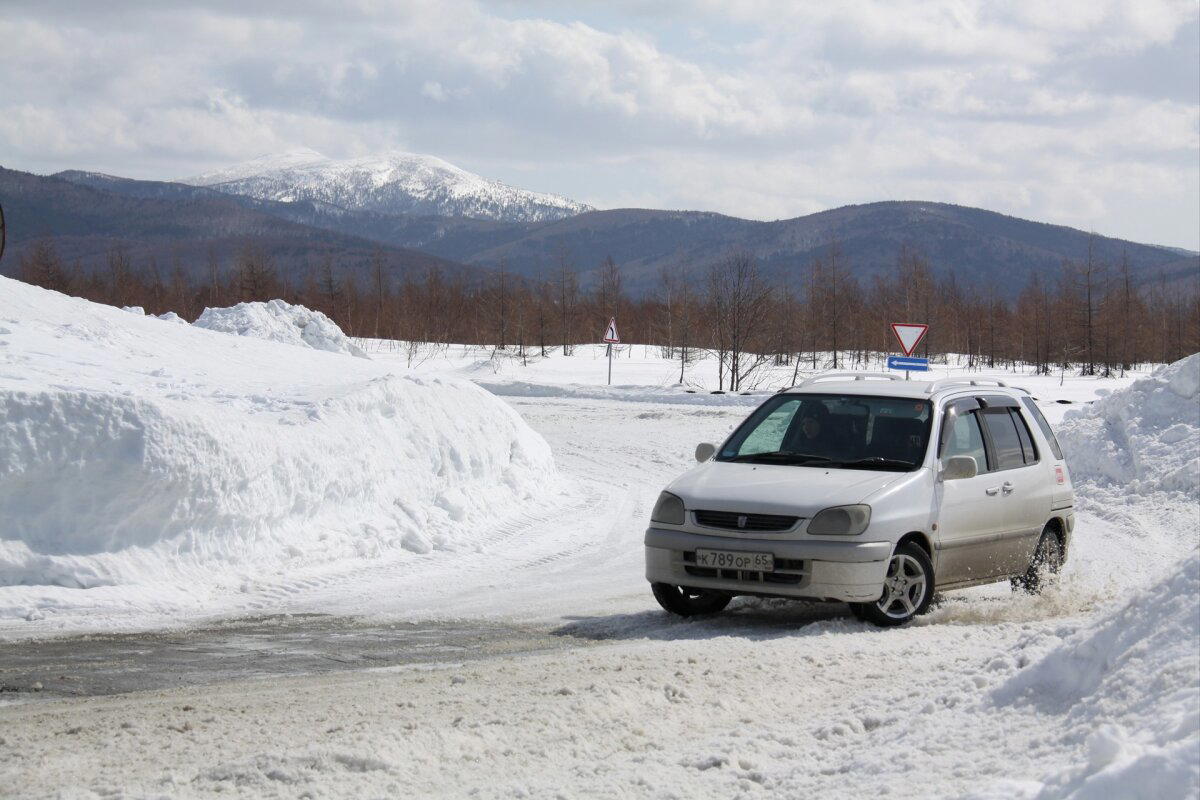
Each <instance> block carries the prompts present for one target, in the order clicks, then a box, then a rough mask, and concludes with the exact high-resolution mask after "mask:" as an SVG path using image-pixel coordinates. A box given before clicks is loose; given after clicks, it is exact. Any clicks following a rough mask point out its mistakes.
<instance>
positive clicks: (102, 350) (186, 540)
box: [0, 278, 557, 619]
mask: <svg viewBox="0 0 1200 800" xmlns="http://www.w3.org/2000/svg"><path fill="white" fill-rule="evenodd" d="M268 305H270V304H268ZM281 305H282V304H281ZM283 310H286V308H285V309H283ZM218 316H220V315H218ZM0 321H2V322H3V326H2V327H0V619H3V618H4V617H10V618H11V617H12V616H13V615H18V616H24V617H28V618H37V617H40V616H42V615H43V614H52V613H55V611H56V609H57V610H63V609H68V608H76V609H77V608H79V607H80V606H81V605H88V606H96V607H103V608H106V609H111V608H114V607H125V606H137V607H139V608H142V609H148V610H160V611H169V610H171V609H175V608H178V607H180V606H189V607H194V608H206V607H208V606H209V604H211V603H216V604H219V603H220V602H222V601H223V600H226V599H228V597H229V596H230V595H231V594H236V593H237V591H243V592H244V591H250V589H251V588H253V587H256V586H258V585H259V584H260V583H263V582H271V581H288V580H299V579H300V576H301V575H304V574H307V575H308V576H309V578H312V576H313V575H315V574H317V573H320V572H321V570H326V571H328V570H334V569H341V568H343V567H345V566H346V565H347V564H351V563H353V562H355V561H363V560H373V559H378V558H380V557H386V556H393V555H398V554H399V555H402V554H403V553H404V552H405V551H411V552H416V553H426V552H429V551H431V550H438V549H440V550H455V549H458V548H475V547H477V546H479V543H480V541H481V537H485V536H486V535H488V531H490V530H492V529H493V527H494V526H495V524H497V521H498V520H503V519H504V518H505V515H511V514H514V513H517V512H519V511H522V510H524V509H525V508H526V507H528V506H536V505H537V503H539V502H549V500H548V499H547V498H548V497H549V496H550V495H552V494H553V493H554V491H555V487H556V486H557V478H556V471H555V468H554V464H553V460H552V457H551V454H550V449H549V447H548V445H547V444H546V442H545V441H544V440H543V439H542V438H541V437H540V436H539V435H538V434H536V433H534V432H533V431H532V430H531V429H530V428H529V427H528V426H527V425H526V424H525V423H524V421H523V420H521V418H520V417H519V416H518V415H517V414H516V413H515V412H514V411H512V410H511V409H510V408H509V407H508V406H507V405H505V404H504V403H503V402H501V401H499V400H497V399H496V398H494V397H492V396H491V395H489V394H488V393H487V392H485V391H483V390H481V389H479V388H477V387H475V386H473V385H471V384H470V383H469V382H467V381H461V380H455V379H446V378H415V377H401V376H397V375H394V374H392V373H391V372H390V371H389V370H388V368H387V367H385V366H384V365H381V364H376V363H375V362H372V361H369V360H359V359H348V358H345V357H344V356H341V355H335V354H331V353H324V352H317V351H316V350H312V349H307V348H306V349H299V348H295V347H287V346H284V345H281V344H279V343H277V342H273V341H259V340H257V339H244V338H234V337H229V336H224V335H219V334H216V333H213V332H211V331H207V330H202V329H199V328H195V327H192V326H184V325H164V324H162V321H161V320H159V319H156V318H153V317H139V316H134V315H132V314H128V313H125V312H122V311H120V310H119V309H115V308H110V307H107V306H101V305H97V304H93V303H88V302H85V301H82V300H77V299H72V298H67V297H64V296H63V295H60V294H58V293H54V292H48V291H45V290H42V289H37V288H34V287H31V286H27V285H25V284H22V283H19V282H16V281H12V280H9V279H4V278H0ZM306 571H307V572H306ZM313 580H316V582H318V583H319V577H318V578H313ZM80 589H89V590H90V591H88V592H80V591H79V590H80Z"/></svg>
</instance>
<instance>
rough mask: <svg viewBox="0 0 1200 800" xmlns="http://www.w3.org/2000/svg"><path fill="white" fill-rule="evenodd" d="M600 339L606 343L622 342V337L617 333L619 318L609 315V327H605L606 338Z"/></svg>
mask: <svg viewBox="0 0 1200 800" xmlns="http://www.w3.org/2000/svg"><path fill="white" fill-rule="evenodd" d="M600 341H602V342H604V343H605V344H620V343H621V337H620V336H618V335H617V318H616V317H609V320H608V327H607V328H605V329H604V338H603V339H601V340H600Z"/></svg>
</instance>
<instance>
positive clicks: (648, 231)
mask: <svg viewBox="0 0 1200 800" xmlns="http://www.w3.org/2000/svg"><path fill="white" fill-rule="evenodd" d="M4 175H25V173H11V172H7V173H6V172H0V202H4V203H5V207H6V209H7V208H9V207H10V202H9V201H7V200H5V198H4V188H3V187H4V185H5V183H4V180H5V179H4V177H3V176H4ZM33 179H36V181H52V182H54V183H46V184H44V189H43V192H42V194H41V195H39V197H41V199H40V200H39V201H38V202H39V203H41V205H40V206H38V208H39V209H40V211H38V212H37V213H31V215H30V216H29V217H28V218H29V219H30V220H31V222H30V224H29V226H27V227H25V228H23V230H24V231H25V236H26V237H27V238H28V237H29V236H34V237H36V236H37V235H40V234H38V233H31V231H32V230H37V229H38V226H39V225H40V226H41V227H42V228H43V229H45V230H47V231H49V229H50V227H51V226H49V225H48V222H49V221H52V220H58V219H61V220H62V221H63V225H60V230H59V232H58V233H57V236H58V237H60V238H63V240H64V245H65V246H67V247H68V250H69V251H70V252H78V253H85V252H92V253H96V252H101V253H102V252H103V250H104V249H106V248H107V246H108V243H110V242H111V241H112V239H113V238H122V237H123V238H125V239H133V238H139V237H141V238H139V241H141V240H142V239H146V241H148V242H149V241H151V240H152V241H153V242H154V246H155V247H158V248H160V249H161V248H163V247H174V248H176V250H177V251H178V252H181V253H196V252H198V251H201V255H203V252H202V251H203V250H204V249H205V247H206V246H207V245H204V246H200V245H198V244H197V242H198V241H201V240H203V241H205V242H208V241H212V240H213V239H214V238H217V237H221V238H223V239H224V240H225V241H226V242H227V244H229V245H230V246H232V245H233V244H234V243H235V242H236V240H237V239H238V238H239V237H246V236H263V237H267V238H268V239H270V240H271V241H272V242H273V245H272V247H273V248H274V251H275V252H276V254H277V256H276V261H277V263H278V264H279V265H280V266H282V267H287V268H289V269H304V268H306V265H307V264H309V263H311V262H312V260H313V258H315V257H316V256H317V254H319V253H337V254H341V255H340V256H339V257H345V258H346V259H348V262H349V263H351V264H352V265H353V264H358V265H361V264H363V263H365V261H366V259H367V258H368V257H369V254H370V252H371V251H372V250H373V249H374V248H375V247H376V246H384V247H385V248H386V249H387V250H388V252H389V253H395V254H396V256H395V257H396V258H397V259H399V260H400V261H402V262H404V263H406V264H415V265H422V264H428V263H436V264H439V265H441V266H443V267H451V266H453V267H455V268H459V269H462V268H464V267H462V265H463V264H469V265H475V266H476V267H482V268H485V269H494V268H495V266H496V265H497V264H498V263H499V262H500V261H501V260H502V259H503V260H504V261H505V263H506V264H507V266H508V268H509V269H511V270H512V271H514V272H517V273H521V274H525V275H530V276H539V275H547V274H549V273H550V272H551V271H552V270H553V268H554V267H555V266H556V265H557V264H558V262H559V260H560V259H561V258H563V257H565V258H567V259H568V260H569V261H570V262H571V263H572V264H573V265H574V266H575V268H576V269H577V270H579V271H580V273H581V277H582V280H583V283H584V284H585V285H587V283H588V282H589V280H590V276H589V273H590V272H592V271H594V270H595V269H596V267H598V265H599V264H600V263H601V261H602V260H603V259H604V258H605V257H606V256H609V255H611V256H612V257H613V259H614V260H615V261H616V262H617V263H618V264H620V265H621V268H622V273H623V276H624V280H625V286H626V287H627V288H628V289H629V290H630V291H631V292H633V293H635V294H636V293H641V292H644V291H648V290H652V289H653V288H654V287H655V286H656V284H657V282H658V275H659V271H660V269H661V268H662V267H679V268H680V269H682V270H683V271H684V272H685V273H688V274H692V275H694V276H696V277H697V278H698V277H699V276H700V275H701V274H702V273H703V272H704V270H705V269H706V268H707V267H708V265H709V264H711V263H712V262H713V261H715V260H716V259H718V258H720V257H722V256H723V255H725V254H726V253H728V252H730V251H732V250H735V249H743V250H748V251H750V252H752V253H754V254H755V255H757V256H758V257H759V259H760V260H761V261H762V263H763V265H764V269H765V270H766V272H767V273H768V274H769V275H771V276H773V277H776V278H780V279H792V280H795V279H798V278H799V277H800V276H802V275H803V273H804V271H805V270H806V269H807V267H808V266H809V265H810V264H811V263H812V261H813V259H814V258H817V257H822V256H824V255H825V254H826V253H827V251H828V248H829V245H830V243H831V242H833V241H836V242H837V243H838V245H839V247H840V249H841V252H842V255H843V257H844V259H845V263H846V264H847V265H848V266H849V268H850V269H851V271H852V273H853V274H854V275H855V276H857V277H858V278H859V279H860V280H862V281H864V282H865V281H869V280H870V279H871V278H872V277H873V276H875V275H878V274H880V273H888V272H890V271H892V270H894V269H895V265H896V260H897V256H898V254H899V252H900V249H901V248H902V247H904V246H909V247H911V248H913V249H914V250H915V251H917V252H919V253H921V254H922V255H923V256H924V257H925V258H926V259H928V261H929V262H930V264H931V267H932V269H933V271H934V272H935V273H936V274H939V275H946V274H950V273H953V274H954V275H955V276H956V277H957V279H958V280H959V282H960V284H962V285H964V286H974V287H978V288H979V289H980V290H981V291H987V292H993V291H994V292H996V293H998V294H999V295H1000V296H1003V297H1008V298H1012V297H1014V296H1015V295H1016V294H1017V293H1018V292H1019V291H1020V290H1021V288H1022V287H1023V286H1024V285H1025V283H1026V282H1027V281H1028V279H1029V277H1030V275H1032V274H1034V273H1035V272H1037V273H1039V274H1042V275H1044V276H1046V277H1047V278H1048V279H1049V280H1054V279H1055V278H1056V277H1057V275H1058V274H1059V270H1060V267H1061V264H1062V262H1063V261H1064V260H1067V259H1070V260H1082V259H1083V258H1085V257H1086V255H1087V252H1088V247H1089V245H1090V246H1091V247H1092V249H1093V255H1094V257H1095V258H1096V259H1097V260H1099V261H1101V262H1105V263H1108V264H1115V263H1117V262H1118V261H1119V260H1120V259H1121V258H1122V257H1123V256H1128V258H1129V261H1130V264H1131V266H1132V268H1133V272H1134V274H1135V276H1136V279H1137V280H1138V281H1139V283H1142V284H1147V283H1151V282H1157V281H1158V280H1159V279H1160V276H1161V278H1162V279H1163V280H1165V281H1167V283H1169V284H1171V285H1172V286H1177V287H1180V288H1182V289H1185V290H1189V291H1191V290H1197V289H1198V288H1200V256H1198V255H1197V254H1195V253H1189V252H1188V251H1182V250H1179V249H1177V248H1171V247H1159V246H1154V245H1146V244H1139V243H1136V242H1129V241H1124V240H1120V239H1114V238H1110V237H1105V236H1099V235H1092V234H1089V233H1087V232H1085V231H1080V230H1077V229H1074V228H1068V227H1065V226H1061V225H1048V224H1045V223H1040V222H1033V221H1030V220H1024V219H1020V218H1017V217H1011V216H1006V215H1003V214H998V213H995V212H992V211H985V210H983V209H978V208H969V207H965V206H956V205H949V204H946V203H932V202H917V201H889V202H879V203H870V204H865V205H856V206H845V207H843V208H837V209H832V210H830V211H823V212H820V213H817V214H810V215H808V216H803V217H796V218H794V219H788V220H778V221H774V222H759V221H754V220H745V219H739V218H737V217H729V216H725V215H722V214H714V213H709V212H699V211H656V210H647V209H615V210H608V211H590V212H585V213H581V214H576V215H573V216H570V217H567V218H564V219H559V220H553V221H548V222H506V221H501V220H481V219H471V218H464V217H447V216H431V215H417V214H386V213H381V212H377V211H370V210H362V209H359V210H349V209H345V208H342V207H339V206H335V205H331V204H328V203H323V202H318V201H314V200H309V199H305V200H294V201H277V200H261V199H256V198H253V197H246V196H234V195H225V194H222V193H220V192H217V191H215V190H212V189H208V188H204V187H195V186H188V185H184V184H178V183H164V182H158V181H135V180H129V179H125V178H116V177H113V176H106V175H99V174H97V173H85V172H64V173H60V174H59V175H58V176H55V177H54V178H36V176H26V178H25V179H24V180H27V181H28V180H33ZM70 183H74V184H76V185H78V186H80V187H88V188H90V189H93V190H96V191H99V192H102V193H103V194H104V196H105V197H109V198H110V200H106V201H104V202H103V203H100V205H101V206H102V207H103V208H105V209H107V211H106V212H105V221H104V224H103V225H99V226H98V227H97V228H96V229H95V230H91V229H89V230H90V233H89V234H88V237H90V238H86V239H85V240H83V241H80V242H76V241H75V240H73V239H71V237H74V236H77V235H78V234H77V233H76V232H75V229H76V227H78V225H79V224H81V219H85V218H87V217H88V213H89V212H90V211H91V209H90V208H86V206H88V205H94V204H96V203H97V202H99V201H97V200H96V199H95V198H91V199H90V200H87V201H81V200H80V198H77V197H75V196H74V195H71V194H70V193H68V192H66V191H65V190H64V189H63V188H62V186H61V184H70ZM39 185H42V184H39ZM50 187H57V188H54V189H53V190H51V188H50ZM89 197H90V196H89ZM148 201H153V203H152V204H151V205H150V206H148V207H146V208H143V207H141V206H139V205H137V202H148ZM81 202H83V205H84V206H85V208H84V209H83V210H82V211H81V210H80V209H79V208H78V206H79V204H80V203H81ZM12 208H13V210H12V211H11V212H10V216H13V220H14V221H13V222H12V223H10V225H11V227H12V231H13V234H12V235H17V234H16V231H17V221H18V217H19V215H20V214H21V213H22V211H21V210H20V209H18V208H17V207H16V206H15V205H14V206H12ZM30 211H31V210H30ZM68 212H69V213H68ZM26 213H30V212H28V211H27V212H26ZM149 228H152V229H153V230H152V231H150V230H149ZM101 229H102V230H101ZM97 237H99V238H97ZM146 237H149V238H146ZM197 237H200V239H197ZM423 259H428V261H423ZM6 261H7V259H6ZM7 268H8V269H10V270H11V269H12V266H11V264H9V265H8V266H7Z"/></svg>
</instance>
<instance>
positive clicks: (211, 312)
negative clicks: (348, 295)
mask: <svg viewBox="0 0 1200 800" xmlns="http://www.w3.org/2000/svg"><path fill="white" fill-rule="evenodd" d="M192 324H193V325H195V326H197V327H199V328H207V329H209V330H211V331H221V332H223V333H234V334H237V335H238V336H253V337H254V338H256V339H266V340H267V341H271V342H283V343H284V344H296V345H300V346H302V347H311V348H313V349H314V350H327V351H329V352H330V353H348V354H350V355H352V356H357V357H358V358H369V356H368V355H367V354H366V353H364V352H363V351H362V350H360V349H359V348H358V347H356V346H355V345H354V344H353V343H352V342H351V341H350V337H348V336H346V334H344V333H342V329H341V328H339V327H338V326H337V323H336V322H334V321H333V320H331V319H330V318H329V317H327V316H325V315H324V314H322V313H321V312H320V311H310V310H309V309H307V308H305V307H304V306H294V305H292V304H290V303H285V302H284V301H282V300H272V301H270V302H269V303H238V304H237V305H236V306H230V307H229V308H206V309H204V313H203V314H201V315H200V319H198V320H196V321H195V322H194V323H192Z"/></svg>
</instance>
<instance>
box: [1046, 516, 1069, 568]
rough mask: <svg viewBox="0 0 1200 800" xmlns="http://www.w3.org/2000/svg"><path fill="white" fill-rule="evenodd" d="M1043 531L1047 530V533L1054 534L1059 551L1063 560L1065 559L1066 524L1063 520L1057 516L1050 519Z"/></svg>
mask: <svg viewBox="0 0 1200 800" xmlns="http://www.w3.org/2000/svg"><path fill="white" fill-rule="evenodd" d="M1043 530H1048V531H1051V532H1053V533H1054V536H1055V538H1056V539H1058V547H1059V550H1061V551H1062V554H1063V558H1064V559H1065V558H1066V556H1067V523H1066V521H1065V520H1063V518H1062V517H1059V516H1055V517H1051V518H1050V519H1049V520H1048V521H1047V522H1046V527H1045V528H1044V529H1043Z"/></svg>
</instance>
